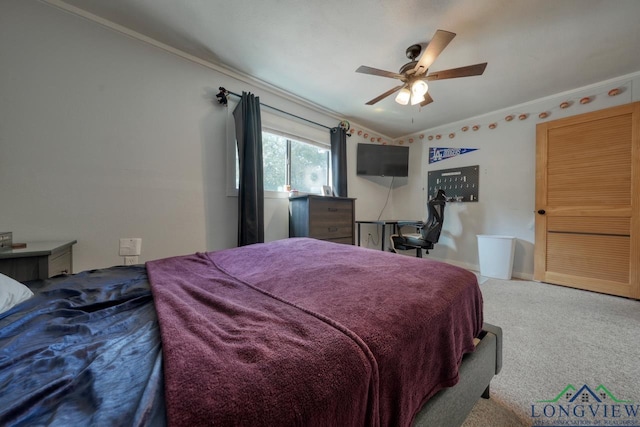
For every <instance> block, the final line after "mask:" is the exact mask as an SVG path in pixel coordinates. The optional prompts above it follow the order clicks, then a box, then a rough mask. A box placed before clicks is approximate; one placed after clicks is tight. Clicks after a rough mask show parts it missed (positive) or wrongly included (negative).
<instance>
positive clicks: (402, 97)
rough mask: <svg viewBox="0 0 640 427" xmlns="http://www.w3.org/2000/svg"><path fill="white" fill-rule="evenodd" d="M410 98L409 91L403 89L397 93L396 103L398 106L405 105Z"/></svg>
mask: <svg viewBox="0 0 640 427" xmlns="http://www.w3.org/2000/svg"><path fill="white" fill-rule="evenodd" d="M410 98H411V92H409V89H407V88H406V87H403V88H402V89H401V90H400V92H398V96H396V102H397V103H398V104H400V105H407V104H408V103H409V99H410Z"/></svg>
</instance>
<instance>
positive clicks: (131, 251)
mask: <svg viewBox="0 0 640 427" xmlns="http://www.w3.org/2000/svg"><path fill="white" fill-rule="evenodd" d="M141 250H142V239H141V238H139V237H126V238H123V239H120V256H137V255H140V251H141Z"/></svg>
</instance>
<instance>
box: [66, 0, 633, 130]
mask: <svg viewBox="0 0 640 427" xmlns="http://www.w3.org/2000/svg"><path fill="white" fill-rule="evenodd" d="M64 1H65V2H66V3H68V4H71V5H73V6H76V7H78V8H81V9H84V10H86V11H88V12H90V13H92V14H95V15H98V16H100V17H102V18H106V19H107V20H109V21H112V22H114V23H117V24H120V25H122V26H125V27H128V28H130V29H132V30H134V31H136V32H139V33H142V34H144V35H147V36H150V37H152V38H154V39H156V40H158V41H160V42H163V43H165V44H168V45H170V46H173V47H176V48H178V49H180V50H183V51H185V52H187V53H190V54H193V55H195V56H198V57H200V58H202V59H205V60H208V61H211V62H214V63H218V64H224V65H226V66H227V67H230V68H232V69H235V70H238V71H241V72H242V73H245V74H248V75H251V76H253V77H256V78H257V79H259V80H262V81H264V82H267V83H269V84H270V85H273V86H276V87H278V88H280V89H283V90H284V91H286V92H289V93H292V94H295V95H296V96H298V97H301V98H304V99H306V100H309V101H311V102H313V103H315V104H317V105H320V106H322V107H324V108H326V109H329V110H332V111H335V112H337V113H338V114H339V115H341V116H343V117H344V118H346V119H348V120H351V121H354V122H357V123H359V124H361V125H363V126H365V127H368V128H369V129H371V130H373V131H376V132H380V133H382V134H383V135H386V136H388V137H391V138H395V137H398V136H404V135H408V134H411V133H415V132H417V131H420V130H424V129H428V128H431V127H434V126H437V125H441V124H445V123H449V122H453V121H457V120H462V119H465V118H469V117H472V116H476V115H480V114H483V113H486V112H490V111H494V110H498V109H501V108H505V107H509V106H512V105H517V104H520V103H523V102H527V101H530V100H534V99H537V98H541V97H545V96H548V95H552V94H554V93H559V92H564V91H567V90H571V89H574V88H578V87H581V86H585V85H589V84H593V83H597V82H599V81H603V80H607V79H610V78H614V77H619V76H622V75H625V74H629V73H633V72H636V71H640V1H639V0H393V1H390V0H387V1H384V0H315V1H312V0H309V1H303V0H266V1H256V0H233V1H230V0H64ZM437 29H443V30H447V31H452V32H454V33H457V37H456V38H455V39H454V40H453V41H452V42H451V43H450V44H449V46H448V47H447V48H446V49H445V50H444V51H443V53H442V54H441V55H440V56H439V57H438V59H437V60H436V61H435V63H434V64H433V65H432V66H431V69H430V72H433V71H439V70H443V69H448V68H455V67H460V66H465V65H470V64H476V63H479V62H488V63H489V65H488V66H487V69H486V71H485V73H484V75H482V76H476V77H466V78H459V79H451V80H443V81H433V82H431V83H430V85H429V93H430V94H431V96H432V97H433V99H434V102H433V103H432V104H429V105H427V106H425V107H422V108H420V107H418V106H413V107H412V106H400V105H398V104H396V103H395V101H394V96H389V97H388V98H386V99H385V100H383V101H380V102H379V103H377V104H376V105H375V106H369V105H365V102H367V101H368V100H370V99H372V98H374V97H375V96H377V95H379V94H381V93H383V92H385V91H387V90H388V89H390V88H392V87H394V86H396V85H397V84H398V81H397V80H394V79H390V78H385V77H377V76H370V75H365V74H359V73H356V72H355V70H356V68H358V66H360V65H368V66H371V67H375V68H380V69H384V70H388V71H393V72H397V71H398V69H399V68H400V67H401V66H402V65H403V64H405V63H406V62H408V59H407V58H406V56H405V50H406V48H407V47H408V46H410V45H412V44H414V43H423V44H424V43H427V42H428V41H429V39H430V38H431V36H432V35H433V33H434V32H435V31H436V30H437ZM212 84H213V85H216V83H215V82H212ZM227 89H228V90H231V91H233V92H236V93H239V92H241V91H242V90H243V89H244V88H242V87H234V88H227ZM258 95H260V94H259V93H258Z"/></svg>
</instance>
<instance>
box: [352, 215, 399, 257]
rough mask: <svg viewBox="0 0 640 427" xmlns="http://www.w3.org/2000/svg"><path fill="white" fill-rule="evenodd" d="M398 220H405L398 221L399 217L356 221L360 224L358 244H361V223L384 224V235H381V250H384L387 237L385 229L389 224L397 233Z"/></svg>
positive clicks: (394, 232)
mask: <svg viewBox="0 0 640 427" xmlns="http://www.w3.org/2000/svg"><path fill="white" fill-rule="evenodd" d="M398 222H403V221H398V220H397V219H375V220H368V221H365V220H362V221H356V224H358V246H360V224H376V225H380V226H382V237H380V250H381V251H384V240H385V238H386V236H385V229H386V227H387V225H390V226H391V227H392V228H391V230H392V231H393V234H397V233H398Z"/></svg>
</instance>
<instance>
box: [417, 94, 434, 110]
mask: <svg viewBox="0 0 640 427" xmlns="http://www.w3.org/2000/svg"><path fill="white" fill-rule="evenodd" d="M432 102H433V98H432V97H431V95H429V92H427V93H425V94H424V101H422V102H421V103H420V106H421V107H424V106H425V105H427V104H431V103H432Z"/></svg>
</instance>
